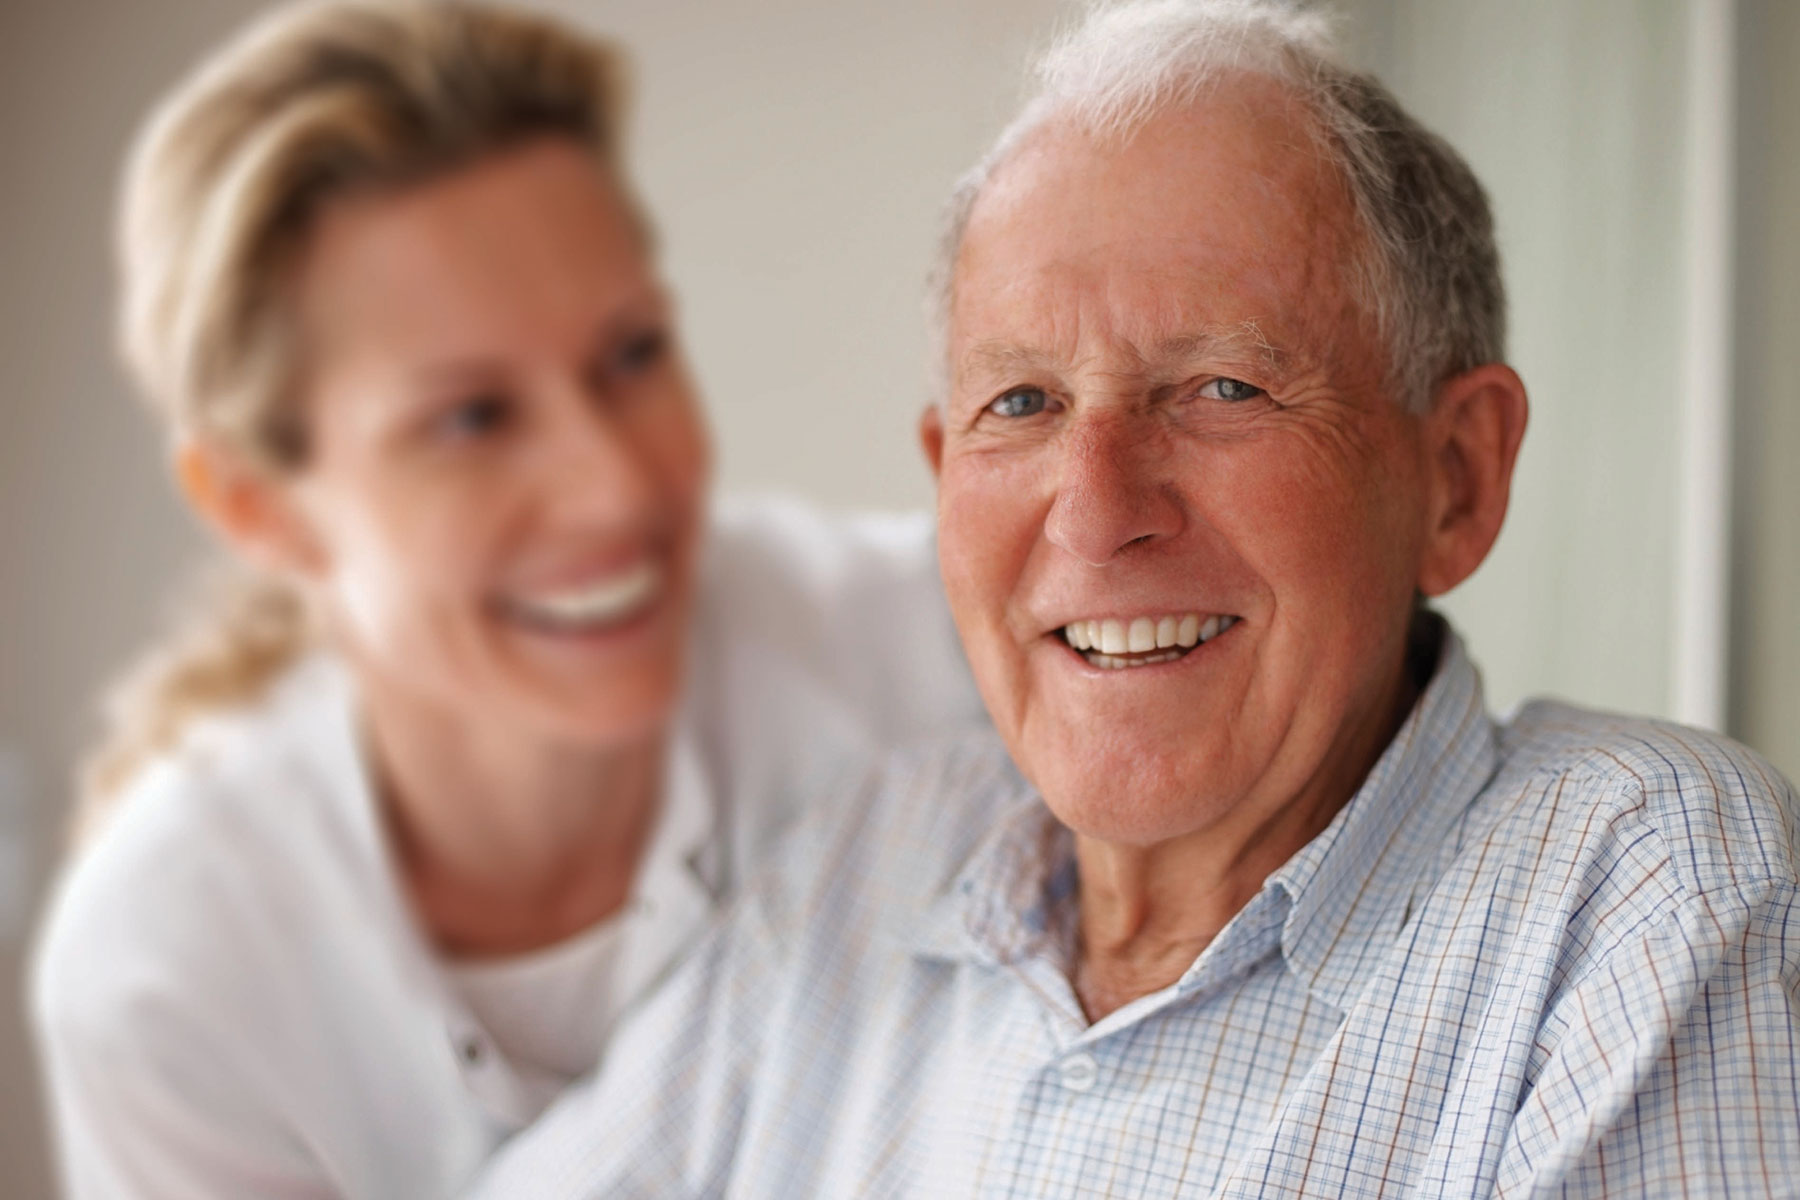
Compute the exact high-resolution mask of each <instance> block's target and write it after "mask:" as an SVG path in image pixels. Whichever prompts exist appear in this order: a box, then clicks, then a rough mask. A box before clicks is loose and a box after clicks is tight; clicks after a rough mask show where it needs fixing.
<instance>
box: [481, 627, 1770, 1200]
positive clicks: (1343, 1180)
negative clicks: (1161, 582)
mask: <svg viewBox="0 0 1800 1200" xmlns="http://www.w3.org/2000/svg"><path fill="white" fill-rule="evenodd" d="M1794 808H1795V804H1794V794H1793V791H1792V789H1791V788H1790V787H1789V786H1788V785H1787V784H1786V783H1785V782H1784V781H1783V780H1782V779H1781V778H1780V776H1778V775H1777V774H1776V773H1775V772H1774V771H1773V770H1772V769H1771V768H1769V767H1768V766H1767V765H1765V764H1764V763H1762V762H1761V761H1760V760H1758V759H1757V758H1756V757H1755V756H1753V755H1751V754H1750V753H1748V752H1747V751H1745V750H1743V749H1741V748H1740V747H1737V746H1735V745H1732V744H1731V743H1728V742H1725V741H1723V740H1721V739H1718V738H1715V737H1711V736H1709V735H1706V734H1701V733H1696V732H1694V731H1692V730H1687V729H1682V728H1679V727H1674V726H1667V725H1653V724H1650V723H1647V722H1643V721H1635V720H1625V719H1619V718H1612V717H1603V716H1596V715H1593V714H1590V713H1585V712H1581V711H1578V710H1575V709H1572V708H1568V707H1564V706H1561V705H1555V704H1534V705H1532V706H1530V707H1528V708H1527V709H1525V710H1524V712H1523V713H1522V714H1521V715H1520V716H1519V718H1518V719H1517V720H1516V721H1514V722H1513V723H1512V724H1511V725H1510V726H1508V727H1498V726H1496V725H1495V724H1494V723H1492V722H1491V721H1490V720H1489V718H1488V717H1487V715H1486V713H1485V711H1484V709H1483V706H1482V700H1481V692H1480V683H1479V679H1478V677H1477V675H1476V673H1475V670H1474V669H1473V668H1472V667H1471V666H1470V664H1469V662H1468V660H1467V659H1466V657H1465V656H1464V654H1463V651H1462V648H1461V647H1460V645H1459V644H1457V643H1456V641H1455V639H1454V638H1453V637H1452V638H1450V639H1448V641H1447V644H1446V647H1445V650H1444V653H1443V655H1442V658H1441V661H1440V664H1439V668H1438V671H1437V674H1436V676H1435V678H1434V679H1433V681H1432V683H1431V685H1430V687H1429V688H1428V689H1427V691H1426V693H1425V694H1424V696H1423V698H1422V699H1421V700H1420V702H1419V704H1418V705H1417V707H1416V708H1415V710H1414V712H1413V713H1412V714H1411V716H1410V717H1409V719H1408V720H1407V722H1406V724H1405V725H1404V727H1403V728H1402V729H1401V731H1400V733H1399V734H1398V736H1397V737H1396V738H1395V740H1394V742H1393V744H1392V745H1391V746H1389V748H1388V749H1387V751H1386V753H1385V754H1384V755H1383V756H1382V758H1381V760H1380V762H1379V763H1378V764H1377V765H1376V767H1375V769H1374V771H1373V772H1372V773H1371V774H1370V776H1369V778H1368V779H1367V781H1366V782H1365V783H1364V785H1363V787H1362V788H1361V790H1360V791H1359V792H1358V793H1357V795H1356V796H1355V798H1354V799H1353V800H1352V801H1351V802H1350V804H1349V805H1348V806H1347V807H1346V808H1345V809H1344V810H1343V811H1342V812H1341V813H1340V814H1339V815H1338V817H1337V819H1336V820H1335V821H1334V822H1333V823H1332V824H1331V826H1330V827H1329V828H1328V829H1326V831H1325V832H1324V833H1322V834H1321V835H1319V837H1318V838H1316V839H1315V840H1314V841H1312V842H1311V843H1310V844H1308V845H1307V846H1306V847H1304V848H1303V849H1302V850H1301V851H1300V852H1299V853H1298V854H1297V855H1295V856H1294V858H1293V859H1292V860H1290V861H1289V862H1288V863H1287V864H1286V865H1284V866H1283V867H1282V868H1281V869H1280V870H1279V871H1277V872H1275V874H1274V875H1272V876H1270V878H1269V879H1268V881H1267V883H1266V884H1265V886H1264V887H1263V889H1262V891H1261V892H1260V893H1259V894H1258V895H1257V896H1256V897H1255V899H1253V900H1252V901H1251V902H1250V904H1249V905H1248V906H1246V907H1245V908H1244V909H1243V910H1242V911H1241V912H1240V913H1239V914H1238V915H1237V917H1236V918H1235V919H1234V920H1233V921H1232V922H1231V923H1230V924H1229V925H1228V926H1227V927H1226V928H1225V929H1224V930H1223V931H1222V932H1221V933H1220V934H1219V936H1218V937H1217V938H1216V939H1215V940H1214V941H1213V943H1212V944H1211V945H1210V946H1208V947H1207V948H1206V950H1205V952H1204V953H1202V954H1201V955H1200V956H1199V958H1198V959H1196V960H1195V962H1194V964H1193V965H1192V967H1190V968H1189V969H1188V971H1187V972H1186V973H1185V974H1184V975H1183V976H1182V977H1181V979H1180V980H1179V981H1178V982H1176V983H1175V984H1173V985H1172V986H1170V987H1168V988H1166V989H1164V990H1162V991H1160V992H1157V993H1155V994H1153V995H1149V996H1145V997H1143V998H1141V999H1139V1000H1137V1001H1135V1002H1133V1003H1131V1004H1129V1005H1127V1006H1126V1007H1124V1008H1122V1009H1120V1010H1118V1011H1117V1012H1114V1013H1112V1014H1111V1015H1109V1016H1107V1017H1105V1018H1104V1019H1103V1020H1101V1021H1099V1022H1097V1023H1094V1024H1092V1025H1090V1024H1089V1023H1088V1022H1087V1021H1086V1020H1085V1018H1084V1017H1083V1016H1082V1012H1081V1009H1080V1007H1079V1005H1078V1004H1077V1002H1076V999H1075V996H1074V994H1073V991H1072V989H1071V987H1070V984H1069V981H1068V978H1069V973H1070V963H1071V953H1072V946H1073V938H1072V936H1071V932H1070V931H1071V929H1072V927H1073V926H1072V917H1073V910H1074V905H1075V892H1076V880H1075V871H1074V860H1073V857H1072V849H1071V844H1070V840H1069V837H1068V835H1067V833H1066V832H1065V831H1064V830H1062V829H1061V828H1060V827H1058V826H1057V825H1056V824H1055V822H1054V821H1053V820H1052V819H1051V818H1050V816H1049V814H1048V811H1047V810H1046V809H1045V808H1044V807H1043V805H1042V803H1041V802H1040V801H1039V800H1038V799H1037V798H1036V797H1035V796H1034V794H1033V793H1032V791H1031V789H1030V788H1029V786H1028V785H1026V784H1025V783H1024V782H1023V781H1022V780H1021V779H1020V778H1019V776H1018V775H1017V773H1016V772H1015V771H1014V769H1013V768H1012V766H1011V764H1010V763H1009V762H1008V761H1007V757H1006V754H1005V751H1004V749H1003V748H1002V747H1001V746H1000V744H999V743H998V742H997V741H995V740H992V738H991V736H990V737H988V738H983V739H977V740H974V741H969V742H963V743H958V744H956V745H951V746H944V747H938V748H935V749H933V750H931V751H930V752H926V753H922V754H915V755H913V756H910V757H908V758H904V759H902V760H900V761H898V762H896V763H895V764H893V765H892V766H891V767H890V768H889V769H888V770H887V771H886V773H885V775H884V776H883V778H882V779H881V781H880V783H879V785H878V786H877V787H876V789H875V793H874V795H873V796H872V797H871V799H870V801H869V802H868V803H866V804H861V805H857V806H856V811H855V812H854V814H853V815H852V816H851V818H850V819H848V820H844V819H842V818H840V819H839V820H838V822H837V823H836V824H835V825H829V826H819V827H816V828H814V829H812V830H809V831H807V833H806V834H805V835H804V836H803V837H801V838H800V839H799V840H797V841H796V842H795V843H794V844H793V845H792V846H790V847H789V849H788V851H787V853H786V855H785V857H784V859H783V860H782V861H781V862H780V863H778V864H777V868H776V869H775V870H774V871H773V872H772V873H771V874H770V875H769V877H768V878H767V879H766V880H765V881H764V883H763V884H762V885H761V886H759V887H758V888H755V889H753V890H752V891H751V892H750V893H749V894H748V895H747V896H746V897H745V899H744V901H743V903H741V904H740V905H739V906H738V907H737V908H736V910H735V911H734V913H733V915H732V916H731V918H730V919H729V921H728V922H727V924H726V925H725V926H724V927H723V928H722V929H720V930H719V931H718V932H717V934H716V935H715V936H713V937H711V938H710V939H709V940H707V941H706V942H704V943H703V944H702V946H701V948H700V950H699V951H698V953H697V954H696V956H695V957H694V958H692V959H691V960H690V961H689V962H688V964H687V965H686V967H685V968H684V969H683V970H682V971H681V972H680V973H679V974H678V975H677V976H676V977H675V979H674V980H673V981H672V984H671V986H669V987H668V988H667V989H666V990H665V991H663V992H662V993H661V994H660V995H659V996H657V997H656V998H655V999H654V1000H653V1001H652V1002H651V1003H650V1004H649V1005H648V1006H647V1007H645V1008H644V1009H643V1010H642V1011H640V1012H639V1013H638V1014H637V1019H636V1020H635V1022H634V1023H632V1024H631V1025H630V1026H628V1027H627V1028H626V1029H625V1030H624V1031H623V1032H622V1034H621V1035H620V1037H619V1039H618V1040H617V1041H616V1042H615V1044H614V1049H613V1052H612V1056H611V1059H610V1061H609V1062H608V1063H607V1064H606V1068H605V1070H604V1071H603V1072H602V1074H601V1077H600V1078H599V1079H598V1081H597V1082H595V1083H594V1084H593V1085H591V1086H589V1087H587V1088H585V1089H584V1090H580V1091H577V1092H574V1093H572V1094H570V1095H569V1096H567V1097H565V1098H564V1100H563V1101H562V1102H560V1104H559V1105H558V1107H556V1108H555V1109H553V1110H552V1111H551V1113H550V1114H549V1115H547V1116H546V1117H545V1118H544V1119H543V1120H542V1121H541V1122H540V1123H539V1125H537V1126H535V1127H533V1128H532V1129H530V1130H528V1131H527V1132H525V1133H524V1134H521V1135H520V1136H519V1137H518V1138H517V1139H515V1140H514V1142H512V1143H511V1144H510V1145H509V1146H508V1147H507V1148H506V1149H505V1150H504V1151H503V1153H502V1154H501V1156H500V1158H499V1159H498V1160H497V1161H496V1163H495V1164H494V1165H493V1169H492V1171H491V1172H490V1174H489V1175H488V1176H487V1177H485V1179H484V1181H483V1183H482V1185H481V1190H480V1194H481V1195H484V1196H532V1197H564V1196H594V1197H598V1196H646V1197H649V1196H655V1197H672V1196H715V1195H731V1196H753V1197H782V1198H788V1197H803V1196H830V1197H878V1196H920V1197H963V1196H1016V1197H1051V1196H1102V1195H1106V1196H1121V1197H1156V1196H1176V1195H1182V1196H1205V1195H1213V1196H1232V1197H1241V1196H1318V1197H1334V1198H1335V1197H1375V1196H1417V1197H1432V1198H1434V1200H1435V1198H1440V1197H1463V1196H1490V1195H1500V1196H1508V1197H1512V1196H1549V1195H1558V1196H1561V1195H1576V1196H1602V1195H1604V1196H1631V1197H1639V1196H1679V1195H1694V1196H1747V1197H1748V1196H1758V1197H1760V1196H1770V1195H1797V1194H1800V908H1797V906H1796V876H1795V863H1796V861H1797V854H1796V837H1795V824H1794Z"/></svg>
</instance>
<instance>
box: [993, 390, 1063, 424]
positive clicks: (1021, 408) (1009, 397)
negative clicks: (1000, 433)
mask: <svg viewBox="0 0 1800 1200" xmlns="http://www.w3.org/2000/svg"><path fill="white" fill-rule="evenodd" d="M1047 403H1049V398H1048V397H1047V396H1045V395H1044V393H1043V390H1042V389H1041V388H1029V387H1025V388H1014V389H1013V390H1012V391H1010V392H1007V393H1005V394H1004V395H1002V396H1000V397H999V398H998V399H996V400H994V401H993V402H992V403H990V404H989V405H988V406H987V410H988V411H989V412H991V413H993V414H994V415H995V416H996V417H1035V416H1037V415H1038V414H1039V413H1041V412H1043V411H1044V406H1045V405H1046V404H1047Z"/></svg>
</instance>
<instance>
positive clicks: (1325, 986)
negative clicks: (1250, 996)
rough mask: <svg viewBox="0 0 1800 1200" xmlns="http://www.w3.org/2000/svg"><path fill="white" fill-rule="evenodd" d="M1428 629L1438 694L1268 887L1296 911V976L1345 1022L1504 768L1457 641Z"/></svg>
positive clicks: (1425, 700)
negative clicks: (1437, 641) (1458, 831)
mask: <svg viewBox="0 0 1800 1200" xmlns="http://www.w3.org/2000/svg"><path fill="white" fill-rule="evenodd" d="M1424 619H1425V620H1426V621H1428V622H1430V623H1431V624H1432V625H1434V626H1436V627H1437V628H1439V629H1441V631H1442V635H1441V636H1442V642H1441V647H1440V650H1439V655H1438V664H1437V670H1436V672H1435V673H1434V674H1433V676H1432V679H1431V682H1430V684H1429V685H1427V687H1426V688H1425V691H1424V693H1423V694H1422V695H1421V696H1420V697H1419V700H1418V702H1417V703H1416V704H1415V705H1414V706H1413V710H1412V712H1411V713H1410V714H1409V715H1408V716H1407V718H1406V721H1405V722H1404V723H1403V724H1402V725H1401V726H1400V731H1399V732H1398V733H1397V734H1395V735H1394V740H1393V741H1392V742H1390V743H1389V744H1388V748H1387V749H1386V750H1385V751H1383V752H1382V755H1381V757H1380V758H1379V759H1378V760H1376V763H1375V767H1374V769H1373V770H1372V771H1370V772H1369V775H1368V778H1366V779H1365V780H1364V781H1363V785H1362V786H1361V787H1360V788H1358V789H1357V791H1356V794H1355V795H1354V796H1352V797H1351V798H1350V802H1349V803H1348V804H1346V805H1345V806H1344V808H1343V809H1342V811H1340V812H1339V813H1338V815H1337V816H1336V818H1334V819H1333V820H1332V822H1331V824H1330V825H1329V826H1327V827H1326V829H1325V831H1324V832H1323V833H1321V834H1320V835H1319V836H1318V837H1316V838H1314V839H1313V840H1312V841H1311V842H1308V843H1307V844H1306V845H1305V846H1304V847H1302V848H1301V849H1300V851H1299V852H1298V853H1296V854H1295V855H1294V856H1293V857H1292V858H1291V859H1289V860H1288V861H1287V862H1286V863H1285V864H1283V865H1282V866H1281V867H1280V868H1279V869H1278V870H1277V871H1276V872H1275V873H1274V874H1273V875H1272V876H1270V877H1269V881H1268V884H1267V885H1266V886H1265V888H1264V890H1265V891H1269V890H1271V889H1279V890H1280V891H1281V892H1282V893H1284V894H1285V895H1286V897H1287V898H1288V899H1289V901H1290V904H1289V907H1288V913H1287V918H1286V920H1285V921H1284V923H1283V926H1282V931H1281V949H1282V955H1283V957H1284V958H1285V959H1286V960H1287V965H1288V969H1289V970H1290V971H1292V972H1293V973H1294V974H1295V976H1296V977H1298V978H1299V979H1300V980H1301V982H1302V983H1304V984H1305V985H1306V987H1307V989H1308V990H1309V991H1311V992H1312V993H1313V994H1314V995H1316V996H1317V997H1318V998H1319V999H1321V1000H1323V1001H1325V1002H1326V1003H1328V1004H1331V1005H1332V1006H1333V1007H1335V1008H1337V1009H1338V1010H1339V1011H1342V1010H1344V1009H1346V1008H1347V1007H1348V1006H1349V1003H1350V1001H1351V1000H1353V999H1354V998H1355V996H1356V993H1357V992H1358V990H1359V989H1360V988H1361V986H1362V985H1363V984H1364V983H1366V982H1367V980H1368V979H1369V977H1370V975H1371V973H1372V970H1373V968H1374V966H1375V964H1376V962H1378V961H1379V959H1380V958H1381V956H1382V955H1383V954H1385V953H1386V952H1387V951H1388V950H1389V949H1390V948H1391V947H1392V946H1393V944H1394V941H1395V939H1396V938H1397V937H1398V936H1399V934H1400V931H1401V929H1402V928H1404V926H1405V924H1406V922H1407V920H1408V919H1409V918H1410V917H1411V915H1412V909H1413V907H1414V902H1415V900H1416V899H1417V897H1418V895H1419V894H1420V893H1422V892H1423V891H1424V890H1425V889H1426V888H1427V887H1429V886H1430V884H1431V882H1432V881H1433V880H1434V879H1436V878H1437V876H1438V875H1439V874H1440V873H1441V871H1442V862H1443V859H1444V858H1445V857H1446V855H1447V854H1448V853H1449V852H1451V851H1453V850H1454V839H1453V837H1452V830H1453V829H1454V827H1455V825H1456V822H1457V821H1458V819H1459V818H1460V817H1461V816H1462V815H1463V813H1464V812H1466V811H1467V810H1468V808H1469V806H1470V805H1471V804H1472V803H1474V801H1475V799H1476V798H1477V797H1478V796H1479V795H1480V793H1481V790H1482V788H1483V787H1484V786H1486V784H1487V782H1488V780H1489V779H1490V778H1491V777H1492V776H1493V773H1494V770H1495V768H1496V766H1497V764H1498V762H1499V751H1498V747H1497V743H1496V739H1495V734H1494V727H1493V723H1492V722H1491V721H1489V719H1488V716H1487V711H1486V708H1485V707H1484V706H1483V702H1482V694H1481V678H1480V676H1479V675H1478V674H1477V672H1476V670H1475V667H1474V665H1473V664H1472V663H1471V662H1470V661H1469V658H1468V655H1467V653H1466V652H1465V651H1464V649H1463V645H1462V641H1461V639H1460V638H1458V637H1457V636H1456V634H1455V633H1454V632H1453V631H1452V630H1450V628H1449V626H1448V625H1447V624H1445V623H1444V622H1443V621H1442V619H1441V618H1438V617H1436V616H1433V615H1429V614H1428V615H1427V616H1426V617H1425V618H1424Z"/></svg>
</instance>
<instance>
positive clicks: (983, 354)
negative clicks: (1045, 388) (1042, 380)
mask: <svg viewBox="0 0 1800 1200" xmlns="http://www.w3.org/2000/svg"><path fill="white" fill-rule="evenodd" d="M962 361H963V365H964V366H967V367H976V368H982V369H985V370H991V371H1006V370H1019V369H1025V370H1031V369H1034V368H1044V367H1052V366H1055V365H1056V364H1057V357H1056V355H1054V354H1051V353H1049V352H1048V351H1045V350H1039V349H1038V348H1037V347H1035V346H1021V345H1017V344H1015V343H1013V342H1003V341H1000V340H998V339H995V338H990V339H988V340H986V341H980V342H976V343H975V344H974V345H972V346H970V347H969V348H968V350H967V351H965V352H964V353H963V357H962Z"/></svg>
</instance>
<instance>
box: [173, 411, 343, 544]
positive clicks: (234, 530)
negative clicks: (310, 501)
mask: <svg viewBox="0 0 1800 1200" xmlns="http://www.w3.org/2000/svg"><path fill="white" fill-rule="evenodd" d="M175 479H176V482H177V483H178V484H179V485H180V487H181V494H182V495H183V496H184V497H185V498H186V499H187V502H188V506H189V507H191V508H192V509H193V510H194V511H195V512H196V513H198V514H199V515H200V517H201V519H202V520H204V521H205V522H206V523H207V524H208V525H210V526H211V527H212V528H213V530H214V531H215V532H217V533H218V535H219V536H220V537H222V538H224V539H225V541H226V542H227V543H228V544H230V546H231V547H232V549H234V550H236V551H237V552H238V553H239V554H241V555H243V556H244V557H245V558H247V559H248V560H250V561H251V562H253V563H255V564H256V565H257V566H259V567H262V568H264V569H265V570H272V571H276V572H279V573H281V574H289V575H314V574H317V573H318V572H319V571H320V570H322V569H323V567H324V562H325V556H324V555H323V554H322V553H321V552H320V548H319V543H318V540H317V539H316V538H315V537H314V536H313V533H312V529H311V527H310V526H309V525H308V523H307V521H306V520H305V518H304V516H303V514H302V513H301V512H300V511H299V509H298V507H297V505H296V503H295V499H294V496H293V493H292V490H291V489H289V488H287V487H285V486H284V485H283V483H282V482H281V480H279V479H277V478H275V477H274V476H272V475H271V474H270V473H269V472H267V471H265V470H258V469H256V468H255V467H253V466H251V465H250V464H249V463H246V462H244V461H243V460H242V458H241V457H239V456H238V455H235V454H232V453H231V452H229V451H227V450H224V449H222V448H220V447H218V446H216V445H213V444H211V443H208V442H205V441H202V440H201V439H198V438H188V439H185V440H184V441H182V442H181V444H180V445H178V446H177V447H176V448H175Z"/></svg>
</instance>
